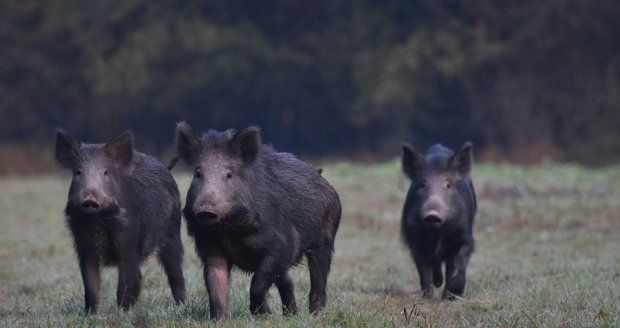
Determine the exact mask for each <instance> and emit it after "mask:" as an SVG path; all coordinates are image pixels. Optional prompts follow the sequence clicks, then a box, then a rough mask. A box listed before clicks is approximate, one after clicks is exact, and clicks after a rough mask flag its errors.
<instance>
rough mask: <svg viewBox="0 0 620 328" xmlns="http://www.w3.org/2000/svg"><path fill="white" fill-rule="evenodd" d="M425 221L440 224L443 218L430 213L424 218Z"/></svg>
mask: <svg viewBox="0 0 620 328" xmlns="http://www.w3.org/2000/svg"><path fill="white" fill-rule="evenodd" d="M424 221H426V222H428V223H432V224H439V223H441V221H442V220H441V218H439V217H438V216H436V215H428V216H426V217H425V218H424Z"/></svg>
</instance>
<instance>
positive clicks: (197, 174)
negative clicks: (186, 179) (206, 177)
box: [194, 169, 202, 179]
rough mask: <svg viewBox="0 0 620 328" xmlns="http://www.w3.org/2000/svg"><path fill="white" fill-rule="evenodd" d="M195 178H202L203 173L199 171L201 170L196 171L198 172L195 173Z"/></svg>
mask: <svg viewBox="0 0 620 328" xmlns="http://www.w3.org/2000/svg"><path fill="white" fill-rule="evenodd" d="M194 178H197V179H200V178H202V172H200V170H199V169H196V170H195V171H194Z"/></svg>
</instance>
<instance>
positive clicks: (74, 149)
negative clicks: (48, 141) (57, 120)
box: [56, 128, 82, 169]
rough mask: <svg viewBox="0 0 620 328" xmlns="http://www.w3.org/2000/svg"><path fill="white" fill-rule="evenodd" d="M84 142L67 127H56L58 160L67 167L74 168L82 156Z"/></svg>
mask: <svg viewBox="0 0 620 328" xmlns="http://www.w3.org/2000/svg"><path fill="white" fill-rule="evenodd" d="M81 146H82V144H81V143H80V142H79V141H77V140H75V138H73V136H71V133H69V131H67V130H65V129H61V128H58V129H56V160H57V161H58V163H60V165H62V166H63V167H65V168H67V169H71V168H74V167H75V166H76V165H77V164H78V161H79V158H80V148H81Z"/></svg>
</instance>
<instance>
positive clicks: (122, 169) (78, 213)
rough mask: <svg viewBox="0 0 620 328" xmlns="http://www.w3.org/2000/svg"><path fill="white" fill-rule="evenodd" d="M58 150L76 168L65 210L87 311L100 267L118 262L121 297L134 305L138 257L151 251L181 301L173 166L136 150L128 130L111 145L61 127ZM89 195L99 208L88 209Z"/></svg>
mask: <svg viewBox="0 0 620 328" xmlns="http://www.w3.org/2000/svg"><path fill="white" fill-rule="evenodd" d="M56 153H57V158H58V159H59V162H61V164H63V166H65V167H66V168H68V169H71V170H72V171H73V172H74V177H73V180H72V182H71V186H70V189H69V196H68V200H67V205H66V210H65V214H66V220H67V227H68V228H69V230H70V232H71V235H72V237H73V240H74V245H75V249H76V252H77V256H78V262H79V266H80V270H81V272H82V279H83V283H84V301H85V310H86V311H87V312H88V313H96V312H97V308H98V303H99V291H100V285H101V283H100V280H101V279H100V273H99V272H100V269H101V267H102V266H117V267H118V271H119V282H118V289H117V304H118V306H120V307H122V308H123V309H128V308H129V307H130V306H132V305H133V304H134V303H135V302H136V300H137V298H138V294H139V292H140V285H141V274H140V264H141V263H142V262H144V261H145V260H146V259H147V258H148V257H149V256H150V255H152V254H153V253H157V254H158V257H159V259H160V262H161V263H162V265H163V267H164V269H165V271H166V275H167V276H168V282H169V284H170V288H171V290H172V294H173V297H174V299H175V301H176V302H177V303H181V302H183V301H184V300H185V282H184V278H183V272H182V267H181V265H182V261H183V246H182V244H181V237H180V226H181V201H180V197H179V191H178V188H177V185H176V183H175V181H174V179H173V178H172V175H171V174H170V172H169V171H168V169H167V168H166V167H165V166H164V165H163V164H161V163H160V162H158V161H157V160H156V159H155V158H153V157H151V156H148V155H146V154H143V153H140V152H138V151H135V150H133V142H132V136H131V134H130V133H125V134H123V135H120V136H119V137H117V138H115V139H114V140H113V142H111V143H107V144H82V143H81V142H79V141H77V140H75V139H74V138H73V137H71V136H70V135H69V134H68V133H67V132H66V131H64V130H59V132H58V136H57V146H56ZM87 202H90V203H88V204H96V206H97V210H95V211H90V210H85V206H86V205H85V204H87ZM88 206H95V205H88Z"/></svg>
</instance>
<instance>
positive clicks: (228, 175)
mask: <svg viewBox="0 0 620 328" xmlns="http://www.w3.org/2000/svg"><path fill="white" fill-rule="evenodd" d="M230 178H232V173H230V172H228V173H226V180H229V179H230Z"/></svg>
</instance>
